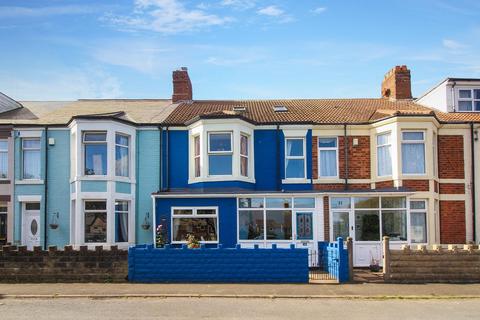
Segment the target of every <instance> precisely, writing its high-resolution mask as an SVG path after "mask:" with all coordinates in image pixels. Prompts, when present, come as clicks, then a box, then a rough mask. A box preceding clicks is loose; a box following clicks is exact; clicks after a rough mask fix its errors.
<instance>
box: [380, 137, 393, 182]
mask: <svg viewBox="0 0 480 320" xmlns="http://www.w3.org/2000/svg"><path fill="white" fill-rule="evenodd" d="M377 174H378V176H379V177H383V176H391V175H392V142H391V134H390V132H388V133H382V134H379V135H378V136H377Z"/></svg>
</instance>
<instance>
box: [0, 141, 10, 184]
mask: <svg viewBox="0 0 480 320" xmlns="http://www.w3.org/2000/svg"><path fill="white" fill-rule="evenodd" d="M7 178H8V141H7V140H0V179H7Z"/></svg>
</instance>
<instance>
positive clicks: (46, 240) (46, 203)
mask: <svg viewBox="0 0 480 320" xmlns="http://www.w3.org/2000/svg"><path fill="white" fill-rule="evenodd" d="M43 190H44V198H45V204H44V207H43V209H44V214H45V219H44V221H43V228H44V229H43V230H44V234H45V236H44V238H43V247H44V249H45V250H47V245H48V126H45V179H44V188H43Z"/></svg>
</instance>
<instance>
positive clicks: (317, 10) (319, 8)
mask: <svg viewBox="0 0 480 320" xmlns="http://www.w3.org/2000/svg"><path fill="white" fill-rule="evenodd" d="M326 10H327V8H326V7H318V8H315V9H313V10H312V12H313V13H315V14H321V13H324V12H325V11H326Z"/></svg>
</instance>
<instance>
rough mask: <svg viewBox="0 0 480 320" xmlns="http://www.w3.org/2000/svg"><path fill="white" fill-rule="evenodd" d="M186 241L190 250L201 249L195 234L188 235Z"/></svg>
mask: <svg viewBox="0 0 480 320" xmlns="http://www.w3.org/2000/svg"><path fill="white" fill-rule="evenodd" d="M186 240H187V246H188V248H189V249H195V248H200V242H199V241H198V240H197V238H195V236H194V235H193V234H191V233H189V234H187V238H186Z"/></svg>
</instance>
